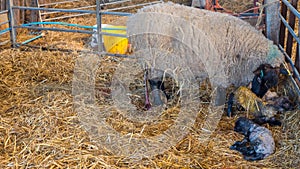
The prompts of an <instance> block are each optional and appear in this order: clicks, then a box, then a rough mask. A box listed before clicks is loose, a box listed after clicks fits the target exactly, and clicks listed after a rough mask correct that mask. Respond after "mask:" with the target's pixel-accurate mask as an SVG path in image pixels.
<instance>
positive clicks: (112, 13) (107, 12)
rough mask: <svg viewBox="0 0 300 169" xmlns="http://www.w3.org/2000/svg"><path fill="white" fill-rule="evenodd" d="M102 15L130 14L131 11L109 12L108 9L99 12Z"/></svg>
mask: <svg viewBox="0 0 300 169" xmlns="http://www.w3.org/2000/svg"><path fill="white" fill-rule="evenodd" d="M101 14H102V15H117V16H131V15H132V13H128V12H109V9H108V10H106V11H104V12H101Z"/></svg>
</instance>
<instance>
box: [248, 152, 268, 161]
mask: <svg viewBox="0 0 300 169" xmlns="http://www.w3.org/2000/svg"><path fill="white" fill-rule="evenodd" d="M264 157H265V155H264V154H262V153H255V154H253V155H250V156H247V155H245V156H244V159H245V160H248V161H256V160H262V159H264Z"/></svg>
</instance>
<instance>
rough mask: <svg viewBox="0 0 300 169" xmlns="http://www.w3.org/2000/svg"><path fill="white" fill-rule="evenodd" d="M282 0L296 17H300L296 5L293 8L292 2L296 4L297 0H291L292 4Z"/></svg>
mask: <svg viewBox="0 0 300 169" xmlns="http://www.w3.org/2000/svg"><path fill="white" fill-rule="evenodd" d="M282 2H283V3H284V4H285V5H286V6H287V7H288V8H289V9H290V10H291V12H293V14H294V15H296V16H297V18H300V13H299V12H298V11H297V7H296V8H295V7H294V5H292V4H297V0H296V1H294V0H292V4H291V3H290V2H289V1H287V0H282Z"/></svg>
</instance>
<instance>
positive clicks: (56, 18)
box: [43, 13, 91, 21]
mask: <svg viewBox="0 0 300 169" xmlns="http://www.w3.org/2000/svg"><path fill="white" fill-rule="evenodd" d="M85 15H91V14H89V13H82V14H74V15H67V16H59V17H55V18H48V19H43V21H54V20H59V19H67V18H73V17H77V16H85Z"/></svg>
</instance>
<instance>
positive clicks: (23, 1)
mask: <svg viewBox="0 0 300 169" xmlns="http://www.w3.org/2000/svg"><path fill="white" fill-rule="evenodd" d="M35 1H36V0H13V3H14V5H16V6H34V4H35V3H34V2H35ZM39 3H41V4H43V3H46V0H39ZM7 4H8V0H0V10H6V9H7ZM14 12H15V19H16V23H18V24H22V23H26V22H35V21H37V20H36V18H37V17H33V15H36V13H37V12H36V11H28V10H15V11H14ZM2 18H4V17H3V16H2Z"/></svg>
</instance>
